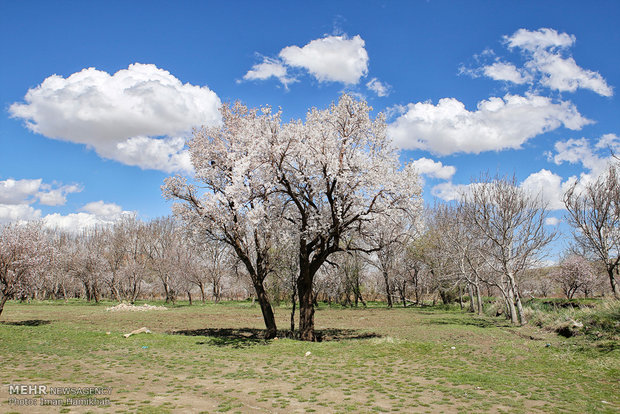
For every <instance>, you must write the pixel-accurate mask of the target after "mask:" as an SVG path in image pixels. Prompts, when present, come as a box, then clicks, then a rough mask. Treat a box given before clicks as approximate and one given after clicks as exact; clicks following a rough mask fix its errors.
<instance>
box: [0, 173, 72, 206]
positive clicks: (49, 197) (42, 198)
mask: <svg viewBox="0 0 620 414" xmlns="http://www.w3.org/2000/svg"><path fill="white" fill-rule="evenodd" d="M80 191H82V189H81V187H80V186H78V185H76V184H72V185H64V186H60V187H55V186H53V185H51V184H45V183H43V180H42V179H41V178H37V179H33V180H31V179H23V180H14V179H12V178H9V179H6V180H4V181H0V204H26V205H27V204H31V203H33V202H35V199H38V200H39V203H41V204H43V205H47V206H58V205H63V204H65V203H66V202H67V194H69V193H76V192H80Z"/></svg>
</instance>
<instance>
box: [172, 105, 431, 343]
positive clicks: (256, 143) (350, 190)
mask: <svg viewBox="0 0 620 414" xmlns="http://www.w3.org/2000/svg"><path fill="white" fill-rule="evenodd" d="M370 111H371V108H370V107H369V106H368V105H367V104H366V102H364V101H358V100H355V99H354V98H353V97H351V96H349V95H346V94H345V95H343V96H342V97H341V98H340V100H339V102H338V103H334V104H332V105H331V106H330V107H329V108H328V109H325V110H317V109H311V110H310V111H309V112H308V114H307V116H306V121H305V122H302V121H291V122H289V123H284V124H283V123H281V120H280V115H281V114H280V113H272V112H271V111H270V110H269V109H263V110H262V111H258V110H248V109H247V108H245V107H244V106H243V105H241V104H236V105H234V106H233V107H232V108H230V107H229V106H226V105H224V106H223V107H222V115H223V120H224V122H223V126H221V127H215V128H203V129H201V130H199V131H197V132H196V133H195V134H194V138H193V140H192V141H191V142H190V143H189V147H190V153H191V159H192V163H193V165H194V169H195V171H196V176H195V181H197V182H200V183H202V184H203V185H204V186H205V187H206V188H205V189H206V191H205V192H204V194H203V195H199V194H198V187H197V185H194V184H191V183H188V181H187V179H185V178H182V177H178V176H177V177H173V178H169V179H167V181H166V184H165V186H164V195H165V196H167V197H169V198H176V199H181V200H183V201H184V203H181V204H177V205H176V206H175V207H174V209H175V212H176V213H177V214H178V215H180V216H181V217H183V218H184V219H185V220H186V221H192V220H193V221H195V222H196V223H200V225H202V226H205V227H206V228H207V229H209V232H210V234H211V235H212V236H213V237H215V238H217V239H220V240H222V241H226V242H227V243H228V244H230V245H231V246H232V247H233V249H234V250H235V252H236V253H237V255H238V256H239V258H240V259H241V260H242V261H243V263H244V264H245V265H246V268H247V269H248V272H249V273H250V276H252V280H253V282H254V286H255V288H256V290H257V296H258V297H259V302H260V303H261V308H262V309H263V316H265V315H266V313H269V312H271V308H270V307H269V308H268V309H266V306H264V305H263V303H264V301H263V302H261V295H263V294H264V288H263V287H262V281H263V280H264V277H265V276H266V275H267V274H268V273H269V271H270V266H271V265H272V263H271V262H270V260H269V259H270V258H269V250H270V247H273V245H274V243H275V242H276V240H277V241H278V242H285V243H294V245H295V246H296V248H295V251H296V253H297V255H298V258H299V275H298V276H297V291H298V297H299V301H300V312H299V329H300V338H301V339H303V340H310V341H311V340H314V339H315V334H314V307H313V302H314V301H313V282H314V278H315V275H316V274H317V271H318V270H319V269H320V268H321V266H322V265H323V264H325V262H326V261H327V259H328V258H329V256H330V255H331V254H333V253H336V252H338V251H344V250H351V249H364V247H363V246H357V245H351V244H349V243H347V242H346V241H347V240H355V239H356V238H354V237H346V236H348V235H350V234H352V233H355V232H357V233H361V234H362V235H364V234H367V233H369V232H372V230H373V228H372V226H373V222H374V221H375V220H377V219H378V218H380V217H382V216H386V215H390V214H394V213H396V212H399V211H402V210H407V211H408V212H415V211H420V210H421V187H420V184H419V180H418V177H417V174H416V173H415V171H414V169H413V166H412V165H405V166H404V167H403V166H402V165H401V164H400V162H399V160H398V153H397V152H396V151H395V150H394V148H393V147H392V145H391V142H390V140H389V138H388V137H387V134H386V124H385V119H384V117H383V115H381V114H380V115H379V116H378V117H377V118H376V119H374V120H373V119H371V117H370ZM261 289H262V290H263V291H262V292H261ZM265 300H266V297H265ZM266 310H267V311H268V312H266ZM265 322H266V324H267V329H268V332H269V330H270V321H269V320H268V318H267V317H265ZM272 324H273V327H274V328H275V322H272Z"/></svg>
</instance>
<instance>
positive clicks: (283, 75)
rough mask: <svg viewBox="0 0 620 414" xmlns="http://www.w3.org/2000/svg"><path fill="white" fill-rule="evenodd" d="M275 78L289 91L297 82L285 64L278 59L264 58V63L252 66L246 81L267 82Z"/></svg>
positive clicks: (246, 75) (245, 76)
mask: <svg viewBox="0 0 620 414" xmlns="http://www.w3.org/2000/svg"><path fill="white" fill-rule="evenodd" d="M271 77H274V78H276V79H278V80H279V81H280V82H281V83H282V85H284V87H285V88H287V89H288V85H289V84H290V83H294V82H297V79H296V78H294V77H290V76H289V75H288V71H287V69H286V66H285V65H284V63H283V62H282V61H280V60H278V59H271V58H268V57H265V58H263V62H262V63H257V64H256V65H254V66H252V69H250V70H249V71H248V72H247V73H246V74H245V75H244V76H243V79H244V80H265V79H269V78H271Z"/></svg>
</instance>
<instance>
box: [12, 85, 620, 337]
mask: <svg viewBox="0 0 620 414" xmlns="http://www.w3.org/2000/svg"><path fill="white" fill-rule="evenodd" d="M370 111H371V108H370V107H369V106H368V105H367V104H366V102H364V101H360V100H356V99H354V98H352V97H351V96H348V95H343V96H342V97H341V98H340V100H339V101H338V102H337V103H334V104H332V105H331V106H330V107H329V108H327V109H325V110H318V109H311V110H310V111H309V112H308V114H307V117H306V120H305V122H302V121H290V122H288V123H283V122H282V121H281V112H273V111H272V110H271V109H270V108H261V109H249V108H247V107H245V106H243V105H242V104H240V103H236V104H234V105H223V106H222V109H221V112H222V118H223V124H222V125H221V126H218V127H211V128H202V129H199V130H196V131H195V132H194V136H193V138H192V139H191V140H190V141H189V142H188V147H189V152H190V156H191V161H192V164H193V167H194V174H193V175H192V176H190V177H183V176H174V177H170V178H168V179H166V181H165V184H164V186H163V187H162V191H163V194H164V197H166V198H167V199H170V200H174V201H175V204H174V206H173V213H174V217H168V218H162V219H157V220H152V221H150V222H141V221H139V220H137V219H136V218H135V217H125V218H124V219H122V220H121V221H119V222H117V223H116V224H114V225H113V226H110V227H107V228H95V229H90V230H85V231H84V232H83V233H80V234H77V235H75V234H73V235H71V234H66V233H62V232H58V231H49V230H45V229H43V228H42V227H41V225H40V224H36V223H31V224H13V225H8V226H3V227H2V229H1V230H0V231H1V233H0V234H1V237H0V243H2V245H1V246H0V248H1V249H0V255H1V257H0V291H1V295H2V296H1V298H0V302H1V305H0V312H1V309H2V306H3V305H4V303H5V302H6V300H7V299H8V298H12V297H17V298H20V297H27V296H28V295H32V294H33V292H34V294H38V293H40V292H44V294H45V295H48V296H49V295H52V296H57V297H68V296H70V295H71V293H69V292H68V290H67V289H68V288H69V290H72V289H73V290H72V291H73V292H76V285H79V286H80V289H79V290H80V291H81V294H83V295H84V296H85V297H86V298H87V299H89V300H98V299H99V298H100V297H101V296H106V297H110V298H113V299H115V300H119V301H120V300H128V301H130V302H131V301H135V300H136V299H137V298H139V297H142V296H144V295H145V294H147V290H148V289H147V287H148V286H150V287H151V289H150V290H151V292H152V291H153V290H154V289H153V288H152V287H153V286H159V289H160V291H161V292H162V295H163V297H165V299H166V301H174V300H176V298H177V297H178V296H179V295H184V296H187V297H188V298H189V300H190V302H191V300H192V292H199V294H200V296H201V299H202V300H205V297H206V293H205V292H206V291H207V290H209V291H210V292H211V295H212V296H213V297H214V298H216V300H219V298H221V295H222V292H223V288H224V286H227V287H228V288H230V289H232V287H233V285H234V286H235V287H234V288H235V289H237V291H238V292H241V291H245V292H247V293H248V296H250V295H249V292H250V291H251V292H252V293H251V296H252V297H254V298H255V299H256V300H257V301H258V303H259V305H260V308H261V312H262V315H263V319H264V322H265V326H266V337H267V338H271V337H274V336H275V335H276V333H277V327H276V322H275V317H274V313H273V308H272V303H273V301H274V300H276V301H279V300H282V299H283V298H287V299H288V300H289V301H291V303H292V304H293V305H294V306H293V313H292V315H291V328H292V329H293V328H294V327H295V315H294V312H295V310H296V305H297V304H299V310H298V313H299V325H298V329H297V332H298V335H299V337H300V338H301V339H303V340H314V338H315V337H314V310H315V305H316V303H317V301H318V300H326V301H328V302H331V301H337V302H341V303H344V304H348V305H353V304H355V305H358V304H360V303H361V304H362V306H363V305H364V304H365V298H364V295H368V294H372V295H375V294H376V293H378V292H379V291H382V294H383V297H384V298H385V300H386V301H387V304H388V306H393V304H394V302H395V301H400V302H402V303H403V304H404V305H405V306H406V305H407V303H412V302H413V303H418V304H419V303H421V302H422V300H423V298H424V297H429V295H432V296H433V297H436V298H440V299H441V300H443V301H444V302H446V303H447V302H450V301H452V300H454V298H455V297H456V296H458V297H460V298H462V297H463V295H466V296H467V297H468V298H470V301H469V303H470V306H471V310H472V311H477V312H478V313H481V312H482V309H483V306H484V299H483V296H485V295H484V292H485V291H486V296H488V295H489V294H494V295H495V294H497V295H498V296H499V297H500V298H501V300H502V301H503V304H504V307H505V309H506V315H507V316H508V317H509V318H510V320H511V321H512V322H513V323H514V324H525V323H527V320H526V318H525V315H524V312H523V299H524V297H525V296H527V295H531V294H534V293H536V294H539V293H541V292H542V293H543V294H546V293H547V292H548V290H544V289H542V288H541V287H544V285H545V281H548V280H553V281H554V282H555V283H556V284H557V286H561V287H562V290H563V291H564V292H565V294H566V295H567V296H572V295H574V294H575V293H576V292H577V291H582V292H584V294H586V295H589V294H593V293H594V290H595V289H597V287H596V286H595V283H594V281H595V280H597V277H596V275H597V266H602V267H603V268H604V269H605V272H606V274H607V279H608V281H609V285H608V286H609V287H610V288H611V292H612V294H613V295H614V296H615V297H618V288H617V281H616V278H617V274H618V268H619V263H620V255H619V247H620V245H619V242H620V234H619V233H620V232H619V226H618V223H619V220H620V203H619V200H620V197H619V194H620V191H619V190H618V189H619V188H620V185H619V184H618V175H617V172H616V171H617V170H616V169H617V165H616V164H613V165H610V166H609V168H608V170H607V172H606V173H605V174H603V175H601V176H600V177H599V178H597V179H594V180H590V181H589V182H575V183H574V185H573V186H572V187H571V188H570V189H569V191H568V192H567V193H566V195H565V199H564V201H565V205H566V208H567V212H568V213H567V215H566V220H567V222H569V224H571V225H572V226H573V228H574V229H575V232H574V236H575V237H574V243H573V245H572V246H571V248H570V254H567V256H566V257H565V258H564V259H563V260H562V262H561V265H560V267H559V269H560V270H559V271H558V270H550V271H548V272H544V271H542V270H541V260H542V259H543V256H544V254H545V252H546V249H547V247H548V246H549V244H550V243H551V242H552V241H553V240H554V238H555V237H556V235H555V232H554V231H553V230H549V229H550V227H549V226H546V225H545V224H546V219H547V218H548V210H547V208H546V205H545V203H543V202H542V198H541V197H540V196H539V195H532V194H530V193H527V192H526V191H525V190H524V189H523V188H521V187H520V186H518V185H517V183H516V180H515V178H510V177H501V176H497V177H489V176H485V175H482V176H481V177H480V178H479V179H477V180H475V181H474V182H472V183H471V184H470V185H469V186H467V189H466V190H465V191H463V193H462V194H461V197H460V198H459V199H458V200H457V201H456V202H453V203H448V204H437V205H436V206H434V207H430V208H429V207H424V205H423V202H422V197H421V185H420V179H419V177H418V176H417V174H416V172H415V169H414V168H413V165H412V164H411V163H408V164H404V165H403V164H402V163H401V162H400V161H399V158H398V152H397V151H396V149H395V148H393V147H392V145H391V142H390V140H389V139H388V137H387V133H386V131H387V127H386V123H385V119H384V116H383V115H381V114H380V115H378V116H377V117H376V118H375V119H372V118H371V117H370ZM536 269H538V270H536ZM543 273H545V274H543ZM369 275H373V277H369ZM233 281H234V282H233ZM536 289H538V291H536ZM543 290H544V292H543ZM457 292H458V293H457ZM435 295H436V296H435Z"/></svg>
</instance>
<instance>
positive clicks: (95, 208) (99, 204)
mask: <svg viewBox="0 0 620 414" xmlns="http://www.w3.org/2000/svg"><path fill="white" fill-rule="evenodd" d="M80 210H81V211H85V212H87V213H91V214H94V215H96V216H100V217H110V218H118V217H120V215H121V213H122V212H123V208H122V207H121V206H119V205H118V204H115V203H105V202H103V201H102V200H99V201H93V202H91V203H88V204H86V205H85V206H83V207H82V208H80Z"/></svg>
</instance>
